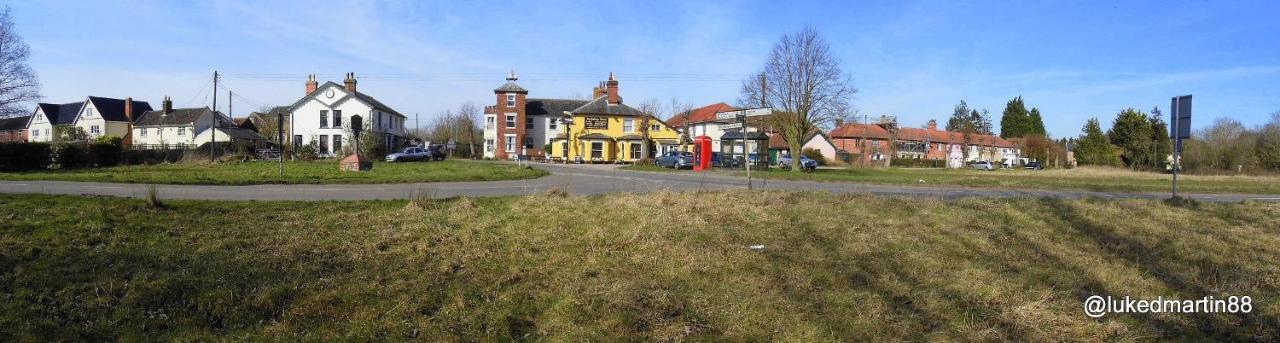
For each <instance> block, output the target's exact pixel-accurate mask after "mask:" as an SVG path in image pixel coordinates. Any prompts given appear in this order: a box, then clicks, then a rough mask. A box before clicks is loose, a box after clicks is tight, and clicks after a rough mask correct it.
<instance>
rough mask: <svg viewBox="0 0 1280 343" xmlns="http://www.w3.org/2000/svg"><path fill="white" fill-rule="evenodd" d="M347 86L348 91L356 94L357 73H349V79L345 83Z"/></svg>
mask: <svg viewBox="0 0 1280 343" xmlns="http://www.w3.org/2000/svg"><path fill="white" fill-rule="evenodd" d="M343 83H345V84H346V86H347V91H348V92H352V93H355V92H356V73H347V79H346V80H344V81H343Z"/></svg>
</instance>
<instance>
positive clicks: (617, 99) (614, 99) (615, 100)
mask: <svg viewBox="0 0 1280 343" xmlns="http://www.w3.org/2000/svg"><path fill="white" fill-rule="evenodd" d="M605 88H606V89H605V91H606V92H607V93H608V94H609V104H612V105H618V104H621V103H622V97H621V96H619V95H618V79H616V78H614V77H613V72H609V81H607V82H605Z"/></svg>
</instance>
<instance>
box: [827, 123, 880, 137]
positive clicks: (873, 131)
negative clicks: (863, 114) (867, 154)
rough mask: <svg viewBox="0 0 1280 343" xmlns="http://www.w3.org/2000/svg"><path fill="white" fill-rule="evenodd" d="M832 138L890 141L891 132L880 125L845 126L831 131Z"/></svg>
mask: <svg viewBox="0 0 1280 343" xmlns="http://www.w3.org/2000/svg"><path fill="white" fill-rule="evenodd" d="M828 136H830V137H831V138H867V139H889V131H888V130H885V129H884V128H883V127H881V126H880V125H871V124H856V123H854V124H844V125H841V126H840V127H837V128H835V129H833V130H831V133H830V134H828Z"/></svg>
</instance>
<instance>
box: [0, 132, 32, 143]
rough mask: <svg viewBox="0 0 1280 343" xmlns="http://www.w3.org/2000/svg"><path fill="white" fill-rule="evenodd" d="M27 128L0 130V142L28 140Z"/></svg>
mask: <svg viewBox="0 0 1280 343" xmlns="http://www.w3.org/2000/svg"><path fill="white" fill-rule="evenodd" d="M26 141H27V130H26V129H22V130H0V142H26Z"/></svg>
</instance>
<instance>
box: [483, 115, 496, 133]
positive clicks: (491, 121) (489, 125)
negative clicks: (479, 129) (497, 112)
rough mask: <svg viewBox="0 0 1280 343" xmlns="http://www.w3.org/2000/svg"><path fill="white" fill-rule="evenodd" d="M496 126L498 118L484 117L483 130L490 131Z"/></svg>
mask: <svg viewBox="0 0 1280 343" xmlns="http://www.w3.org/2000/svg"><path fill="white" fill-rule="evenodd" d="M497 126H498V118H496V117H494V116H484V128H485V129H486V130H492V129H494V128H496V127H497Z"/></svg>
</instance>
